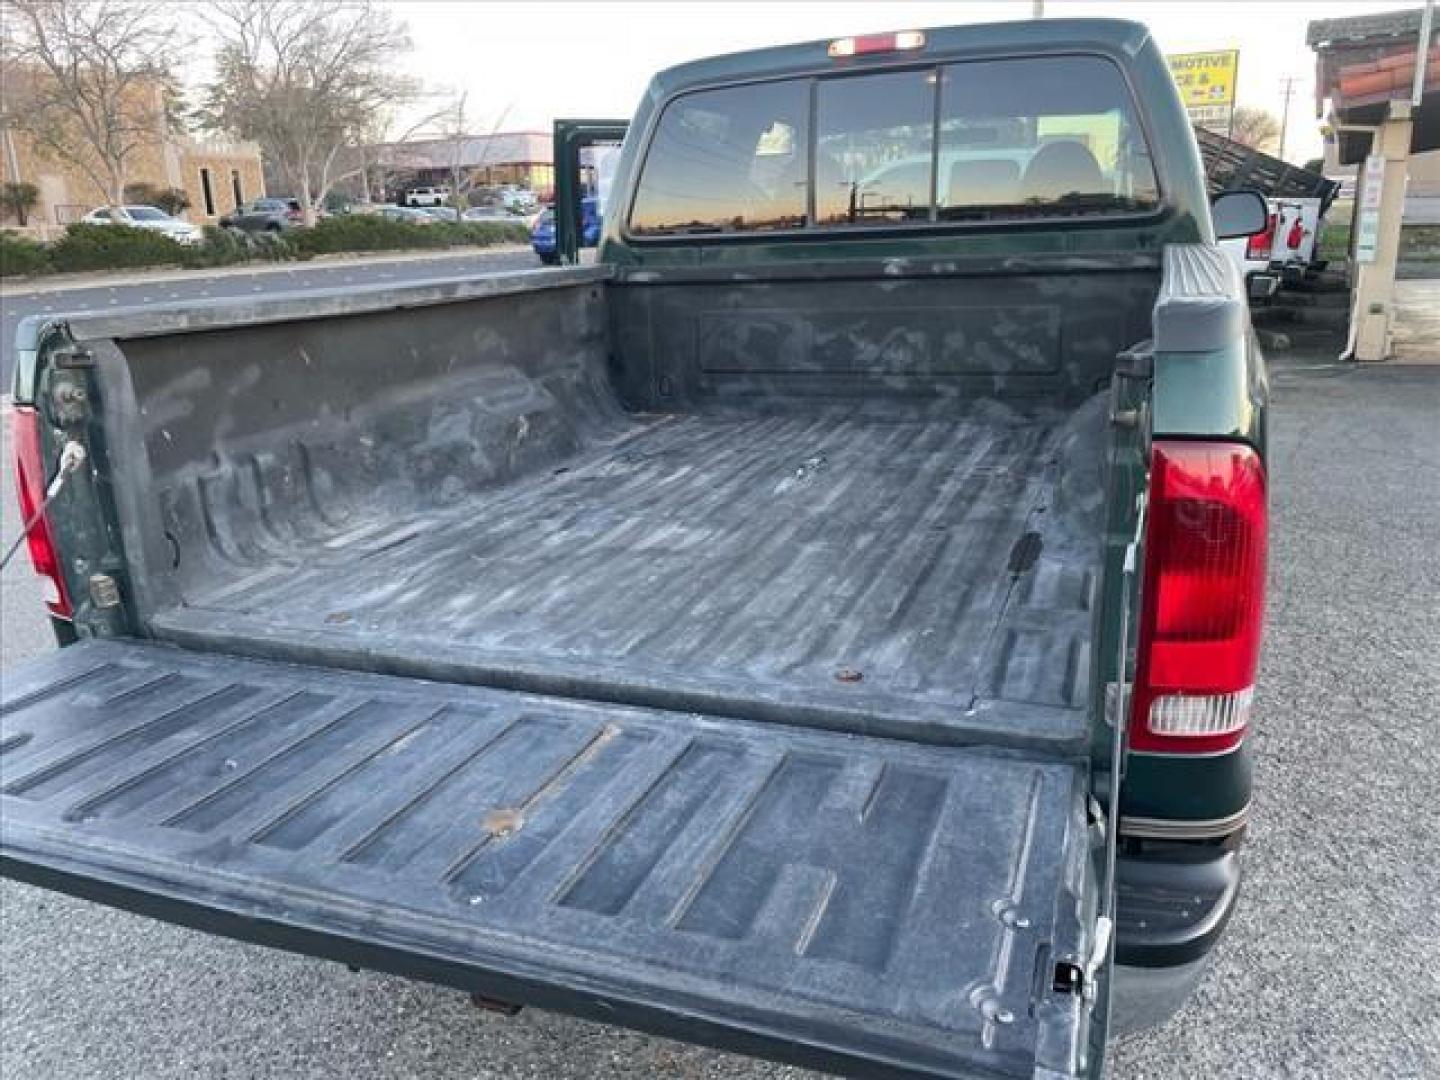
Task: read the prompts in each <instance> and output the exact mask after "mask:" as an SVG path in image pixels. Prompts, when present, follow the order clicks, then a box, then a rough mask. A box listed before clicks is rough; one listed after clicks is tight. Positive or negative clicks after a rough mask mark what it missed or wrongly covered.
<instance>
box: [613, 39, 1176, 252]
mask: <svg viewBox="0 0 1440 1080" xmlns="http://www.w3.org/2000/svg"><path fill="white" fill-rule="evenodd" d="M812 158H813V161H812ZM1159 202H1160V195H1159V188H1158V184H1157V182H1156V177H1155V171H1154V167H1153V165H1152V163H1151V160H1150V154H1149V149H1148V147H1147V146H1146V143H1145V138H1144V133H1143V131H1142V130H1141V127H1140V124H1139V120H1138V113H1137V110H1136V109H1135V106H1134V102H1133V100H1132V97H1131V94H1130V91H1129V88H1128V86H1127V85H1126V83H1125V80H1124V78H1123V76H1122V75H1121V73H1120V70H1119V68H1117V67H1116V66H1115V65H1114V64H1113V63H1111V62H1110V61H1108V60H1106V59H1104V58H1102V57H1098V56H1057V57H1034V58H1026V57H1017V58H1006V59H1000V60H977V61H968V62H965V63H952V64H940V65H935V64H931V65H928V66H917V67H915V68H913V69H906V70H901V71H877V72H864V73H860V74H845V75H838V76H828V75H827V76H824V77H817V78H814V79H787V80H781V81H777V82H770V83H756V84H752V85H748V86H736V87H725V88H721V89H716V90H704V91H699V92H695V93H690V94H684V95H682V96H680V97H678V98H676V99H675V100H673V101H671V102H670V103H669V104H668V105H667V106H666V107H665V111H664V112H663V113H662V114H661V117H660V120H659V123H658V124H657V126H656V129H655V134H654V136H653V137H652V139H651V142H650V147H649V150H648V152H647V154H646V155H645V159H644V162H643V165H642V167H641V171H640V177H639V182H638V184H637V186H636V194H635V199H634V202H633V205H632V208H631V212H630V220H629V231H630V232H631V233H633V234H636V235H640V236H684V235H696V234H702V235H703V234H713V233H736V232H754V231H760V230H773V229H794V228H815V229H825V228H836V227H844V228H855V227H875V226H892V227H893V226H896V225H905V226H915V225H931V224H941V223H946V222H967V221H988V220H997V219H1000V220H1012V219H1013V220H1027V219H1033V218H1070V217H1078V216H1087V215H1095V214H1114V213H1124V212H1133V211H1144V210H1151V209H1154V208H1155V207H1157V206H1158V205H1159Z"/></svg>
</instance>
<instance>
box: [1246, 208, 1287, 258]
mask: <svg viewBox="0 0 1440 1080" xmlns="http://www.w3.org/2000/svg"><path fill="white" fill-rule="evenodd" d="M1279 223H1280V219H1279V217H1278V215H1276V214H1271V215H1270V217H1269V219H1268V220H1267V221H1266V222H1265V231H1264V232H1258V233H1256V234H1255V235H1254V236H1252V237H1250V239H1249V240H1248V241H1246V243H1245V258H1247V259H1269V258H1270V249H1271V248H1272V247H1274V246H1275V226H1276V225H1278V224H1279Z"/></svg>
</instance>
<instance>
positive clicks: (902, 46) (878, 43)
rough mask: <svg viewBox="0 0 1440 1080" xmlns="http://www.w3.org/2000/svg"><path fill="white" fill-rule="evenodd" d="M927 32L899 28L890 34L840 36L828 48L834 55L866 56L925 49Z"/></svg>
mask: <svg viewBox="0 0 1440 1080" xmlns="http://www.w3.org/2000/svg"><path fill="white" fill-rule="evenodd" d="M924 47H925V34H924V32H923V31H920V30H898V31H895V32H893V33H889V34H861V35H860V36H859V37H847V38H838V39H836V40H835V41H832V42H830V47H829V49H828V50H827V51H828V52H829V54H830V55H831V56H833V57H842V56H865V55H866V54H867V53H882V52H904V51H906V50H909V49H923V48H924Z"/></svg>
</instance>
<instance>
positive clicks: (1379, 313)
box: [1351, 101, 1413, 363]
mask: <svg viewBox="0 0 1440 1080" xmlns="http://www.w3.org/2000/svg"><path fill="white" fill-rule="evenodd" d="M1412 126H1413V122H1412V120H1411V117H1410V103H1409V102H1408V101H1392V102H1391V103H1390V110H1389V113H1388V114H1387V116H1386V117H1385V119H1384V121H1383V122H1381V124H1380V126H1379V127H1378V128H1377V129H1376V131H1375V137H1374V142H1373V144H1372V146H1371V153H1372V154H1376V155H1379V156H1380V157H1381V158H1382V159H1383V160H1384V162H1385V167H1384V171H1383V172H1382V173H1381V180H1380V198H1379V208H1378V215H1379V219H1378V222H1377V234H1376V243H1375V251H1374V258H1373V260H1372V261H1369V262H1361V263H1357V265H1356V267H1355V271H1356V273H1355V284H1354V294H1353V306H1352V308H1351V311H1352V313H1353V314H1352V318H1353V320H1354V322H1355V326H1354V328H1353V340H1354V342H1355V351H1354V358H1355V359H1356V360H1360V361H1368V362H1372V363H1373V362H1376V361H1381V360H1387V359H1389V357H1390V351H1391V335H1392V334H1393V332H1394V329H1395V325H1394V323H1395V264H1396V262H1397V261H1398V260H1399V257H1400V222H1401V219H1402V217H1403V216H1404V213H1405V171H1406V163H1407V162H1408V160H1409V158H1410V133H1411V128H1412ZM1362 172H1363V169H1362ZM1367 186H1368V184H1367ZM1357 194H1358V195H1359V197H1360V203H1361V204H1362V205H1363V204H1364V203H1365V201H1366V192H1364V191H1361V192H1358V193H1357ZM1372 202H1373V200H1372ZM1356 212H1357V214H1359V213H1362V212H1364V211H1362V210H1359V209H1357V211H1356Z"/></svg>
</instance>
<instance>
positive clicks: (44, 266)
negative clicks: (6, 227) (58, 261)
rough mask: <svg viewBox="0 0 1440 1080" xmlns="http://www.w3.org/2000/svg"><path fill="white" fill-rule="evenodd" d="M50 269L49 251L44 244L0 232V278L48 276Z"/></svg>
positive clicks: (10, 233)
mask: <svg viewBox="0 0 1440 1080" xmlns="http://www.w3.org/2000/svg"><path fill="white" fill-rule="evenodd" d="M50 269H51V267H50V250H49V248H47V247H46V246H45V245H44V244H42V243H40V242H39V241H36V240H31V239H29V238H28V237H24V236H16V235H15V234H14V233H12V232H0V277H22V276H29V275H32V274H48V273H49V272H50Z"/></svg>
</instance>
